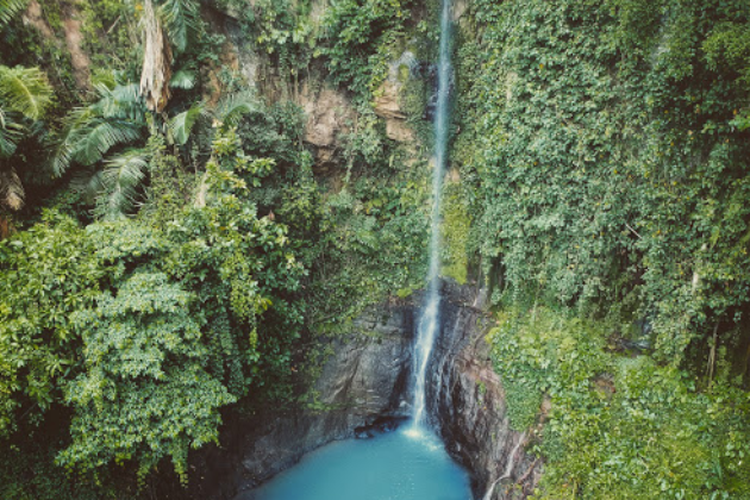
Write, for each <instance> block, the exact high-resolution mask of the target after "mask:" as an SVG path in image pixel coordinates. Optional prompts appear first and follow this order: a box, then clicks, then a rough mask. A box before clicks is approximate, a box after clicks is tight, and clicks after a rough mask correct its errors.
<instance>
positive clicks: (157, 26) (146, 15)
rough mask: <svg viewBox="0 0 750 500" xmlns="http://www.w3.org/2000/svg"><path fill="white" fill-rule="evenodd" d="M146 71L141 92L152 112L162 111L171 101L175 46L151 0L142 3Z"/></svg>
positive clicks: (142, 79) (144, 68)
mask: <svg viewBox="0 0 750 500" xmlns="http://www.w3.org/2000/svg"><path fill="white" fill-rule="evenodd" d="M141 22H142V23H143V42H144V43H143V71H142V72H141V94H142V95H143V96H144V97H145V99H146V106H147V107H148V109H150V110H151V111H156V112H158V113H161V111H162V110H163V109H164V107H165V106H166V105H167V102H168V101H169V97H170V94H169V80H170V78H171V77H172V69H171V64H172V49H171V48H170V46H169V40H167V38H166V37H165V36H164V30H163V28H162V24H161V21H160V20H159V18H158V17H157V15H156V11H155V10H154V4H153V1H152V0H145V2H144V3H143V19H142V20H141Z"/></svg>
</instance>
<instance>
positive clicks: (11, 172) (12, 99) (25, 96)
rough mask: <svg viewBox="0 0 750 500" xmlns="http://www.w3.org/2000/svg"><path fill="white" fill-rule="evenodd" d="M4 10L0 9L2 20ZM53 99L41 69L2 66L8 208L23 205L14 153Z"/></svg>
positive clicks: (1, 181)
mask: <svg viewBox="0 0 750 500" xmlns="http://www.w3.org/2000/svg"><path fill="white" fill-rule="evenodd" d="M3 12H4V11H3V9H2V8H0V22H1V21H2V19H3ZM51 102H52V87H51V86H50V85H49V83H48V82H47V77H46V76H45V74H44V73H43V72H42V71H41V70H40V69H39V68H24V67H22V66H16V67H14V68H9V67H7V66H2V65H0V205H2V206H3V207H4V208H6V209H9V210H12V211H17V210H19V209H20V208H21V207H22V206H23V204H24V199H25V192H24V189H23V184H22V183H21V179H20V178H19V176H18V170H17V167H19V166H20V165H19V164H18V163H17V162H19V161H20V160H19V159H18V157H17V155H15V156H14V153H15V152H16V149H17V147H18V144H19V142H20V141H21V140H22V139H23V138H24V137H26V136H27V135H28V132H29V126H30V125H31V124H32V123H33V122H35V121H38V120H40V119H41V118H42V116H43V115H44V112H45V110H46V109H47V107H48V106H49V105H50V103H51Z"/></svg>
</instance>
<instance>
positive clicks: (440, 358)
mask: <svg viewBox="0 0 750 500" xmlns="http://www.w3.org/2000/svg"><path fill="white" fill-rule="evenodd" d="M442 293H443V303H442V328H441V332H440V336H439V338H438V340H437V344H436V346H435V352H434V356H433V358H432V361H431V363H430V367H429V369H428V374H429V383H428V393H427V395H428V410H429V413H430V420H431V423H432V424H433V425H434V426H435V428H436V429H438V432H439V433H440V434H441V436H442V437H443V439H444V440H445V442H446V447H447V449H448V451H449V453H450V454H451V455H452V456H453V457H454V458H455V459H456V460H457V461H458V462H459V463H461V464H462V465H463V466H465V467H466V468H467V469H468V470H469V472H470V476H471V481H472V490H473V493H474V496H475V498H483V497H484V495H485V492H486V490H487V487H488V485H490V484H492V483H493V482H495V481H496V480H497V479H498V478H502V480H501V481H499V482H498V485H497V487H496V488H495V489H494V494H493V496H491V497H488V498H491V499H494V500H499V499H510V498H524V497H526V496H527V495H528V494H529V493H530V491H531V490H532V489H533V486H534V484H536V482H537V481H538V479H539V476H540V473H541V464H539V463H538V462H537V461H534V460H533V458H531V457H529V456H527V455H526V454H525V452H524V450H523V444H525V441H524V439H525V435H521V434H519V433H517V432H514V431H512V430H511V429H510V426H509V421H508V418H507V416H506V403H505V396H504V392H503V388H502V384H501V383H500V380H499V378H498V376H497V375H496V374H495V373H494V372H493V370H492V364H491V361H490V359H489V355H488V351H489V349H488V346H487V345H486V342H485V341H484V334H485V332H486V327H487V326H488V324H487V320H486V318H485V314H484V313H483V312H482V310H481V309H480V308H479V307H477V306H480V305H481V304H480V303H479V302H480V301H479V300H478V299H477V294H476V292H475V291H474V290H472V289H470V288H468V287H458V286H456V285H453V284H450V283H445V282H444V283H443V291H442ZM420 299H421V297H420V296H419V295H415V296H413V297H412V299H411V300H407V301H403V302H399V303H391V304H385V305H381V306H378V307H374V308H372V309H370V310H369V311H368V312H367V313H365V314H364V315H363V316H361V317H360V318H359V319H357V320H356V321H354V322H353V324H352V333H351V334H349V335H346V336H342V337H340V338H337V339H334V340H333V341H332V343H331V348H332V349H331V352H332V353H331V355H330V356H329V358H328V359H327V361H326V362H325V365H324V366H323V369H322V372H321V375H320V377H319V378H318V380H317V382H316V384H315V391H316V393H317V394H318V399H317V401H316V404H315V405H314V406H313V407H312V408H309V407H308V408H300V409H299V410H297V411H294V412H291V413H288V414H284V415H275V416H272V417H271V418H269V416H268V415H265V416H264V418H259V424H258V425H257V426H254V427H252V428H250V429H248V428H245V429H242V431H241V432H244V436H243V437H242V439H241V443H235V444H234V446H235V447H236V449H237V452H238V454H237V460H236V463H237V468H236V470H234V471H233V472H232V473H231V478H230V479H229V480H228V481H226V482H225V484H224V485H223V486H222V491H221V492H220V493H216V494H214V495H213V498H217V499H218V498H222V499H223V498H232V496H233V495H234V493H237V492H242V491H245V490H248V489H251V488H253V487H254V486H256V485H258V484H259V483H261V482H263V481H264V480H266V479H268V478H270V477H271V476H273V475H275V474H276V473H278V472H280V471H282V470H284V469H286V468H288V467H290V466H292V465H293V464H294V463H296V462H297V461H298V460H299V459H300V458H301V457H302V455H304V454H305V453H307V452H309V451H312V450H314V449H316V448H318V447H320V446H323V445H324V444H326V443H328V442H331V441H333V440H338V439H346V438H351V437H354V436H355V435H357V436H360V437H362V436H366V435H367V434H369V433H370V430H374V431H375V432H377V431H378V430H382V428H383V427H386V428H388V427H389V425H390V423H392V422H394V420H395V421H396V422H397V421H398V420H400V419H402V418H404V417H406V416H408V414H409V412H410V408H409V404H408V402H409V401H411V397H410V391H411V388H410V387H409V382H410V380H411V376H410V374H411V372H410V370H411V353H412V344H413V334H414V322H415V317H416V315H417V313H418V309H417V307H415V306H416V305H417V304H419V303H420ZM269 413H271V414H272V413H273V412H272V411H271V412H269ZM233 434H238V431H237V430H235V432H233Z"/></svg>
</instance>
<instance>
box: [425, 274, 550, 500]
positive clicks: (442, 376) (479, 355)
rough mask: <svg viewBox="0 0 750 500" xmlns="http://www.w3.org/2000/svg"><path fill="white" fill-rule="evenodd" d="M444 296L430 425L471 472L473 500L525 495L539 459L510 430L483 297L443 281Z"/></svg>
mask: <svg viewBox="0 0 750 500" xmlns="http://www.w3.org/2000/svg"><path fill="white" fill-rule="evenodd" d="M443 297H444V298H443V302H442V304H441V305H442V316H441V332H440V336H439V337H438V339H437V341H436V345H435V348H434V349H435V350H434V356H433V359H432V362H431V365H430V366H429V368H428V373H430V374H431V383H430V384H429V387H430V392H429V393H428V401H429V404H430V408H429V409H430V414H431V418H432V419H433V423H434V424H435V425H436V427H437V428H438V429H439V433H440V434H441V436H442V438H443V440H444V441H445V443H446V447H447V449H448V452H449V453H450V454H451V455H452V456H453V457H454V458H455V459H456V460H458V461H459V462H460V463H461V464H463V465H464V466H465V467H466V468H467V470H469V472H470V475H471V483H472V490H473V492H474V496H475V498H478V499H492V500H500V499H516V498H526V497H527V496H528V495H530V494H531V492H532V491H533V488H534V486H535V485H536V483H537V482H538V481H539V478H540V476H541V469H542V468H541V463H540V462H538V461H536V460H534V459H533V457H530V456H527V455H526V453H525V452H524V450H523V448H524V445H525V444H527V440H526V435H525V434H521V433H518V432H515V431H513V430H512V429H511V428H510V421H509V419H508V417H507V407H506V402H505V392H504V390H503V387H502V383H501V381H500V378H499V377H498V375H497V374H496V373H495V372H494V370H493V369H492V361H491V360H490V356H489V345H488V344H487V342H486V341H485V339H484V336H485V334H486V332H487V330H488V329H489V326H490V325H489V318H488V317H486V315H485V314H484V313H483V312H482V311H481V310H480V309H478V308H477V306H481V299H478V298H477V297H476V296H475V295H473V294H471V293H468V290H467V289H465V288H458V287H455V286H451V285H449V284H445V285H444V287H443ZM493 485H494V487H493V488H492V491H491V493H490V496H485V495H486V494H487V491H488V490H489V489H490V486H493Z"/></svg>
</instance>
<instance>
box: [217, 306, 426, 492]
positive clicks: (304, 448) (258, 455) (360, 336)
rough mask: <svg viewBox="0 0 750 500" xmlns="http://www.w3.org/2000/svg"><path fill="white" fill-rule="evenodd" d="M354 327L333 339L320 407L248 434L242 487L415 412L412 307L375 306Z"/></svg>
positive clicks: (319, 388)
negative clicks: (410, 399)
mask: <svg viewBox="0 0 750 500" xmlns="http://www.w3.org/2000/svg"><path fill="white" fill-rule="evenodd" d="M352 329H353V332H355V333H354V334H353V338H352V336H347V337H345V338H346V341H344V340H338V341H334V342H333V343H332V344H331V347H332V351H333V354H332V355H331V356H330V357H329V358H328V359H327V361H326V363H325V365H324V367H323V370H322V373H321V375H320V377H319V378H318V380H317V382H316V384H315V391H316V392H317V393H318V394H319V399H318V401H317V404H316V405H315V407H314V408H300V409H299V410H298V411H296V412H292V413H291V414H288V415H281V416H277V417H276V418H274V419H273V420H270V421H261V425H260V426H258V427H257V428H254V429H250V430H249V432H248V433H247V434H246V435H245V436H244V438H243V442H244V444H243V445H242V449H243V451H242V457H241V468H240V469H241V470H240V471H238V472H237V473H236V475H235V477H234V479H233V482H234V483H235V485H236V487H235V491H243V490H246V489H250V488H252V487H254V486H256V485H257V484H259V483H261V482H263V481H264V480H266V479H268V478H270V477H271V476H273V475H275V474H276V473H278V472H280V471H282V470H284V469H286V468H288V467H290V466H292V465H294V464H295V463H296V462H297V461H298V460H299V459H300V458H301V457H302V455H304V454H305V453H307V452H309V451H312V450H314V449H316V448H319V447H320V446H323V445H324V444H326V443H329V442H331V441H334V440H337V439H346V438H351V437H355V436H359V437H361V438H364V437H368V436H369V435H374V434H375V433H377V432H385V431H388V430H390V429H391V428H392V427H393V426H395V425H397V423H398V422H399V421H400V420H402V419H403V417H405V416H406V415H407V414H408V408H407V405H406V400H405V399H404V395H405V394H406V393H407V383H408V379H409V365H410V361H411V344H412V341H413V339H412V335H411V332H412V331H413V329H414V328H413V321H412V308H411V307H409V306H405V305H402V306H392V305H391V306H384V307H379V308H373V309H372V310H370V311H368V312H367V313H366V314H365V315H363V316H362V317H360V318H359V319H358V320H356V321H355V322H354V325H353V328H352ZM216 498H219V497H216ZM222 498H231V496H229V497H226V496H225V497H222Z"/></svg>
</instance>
